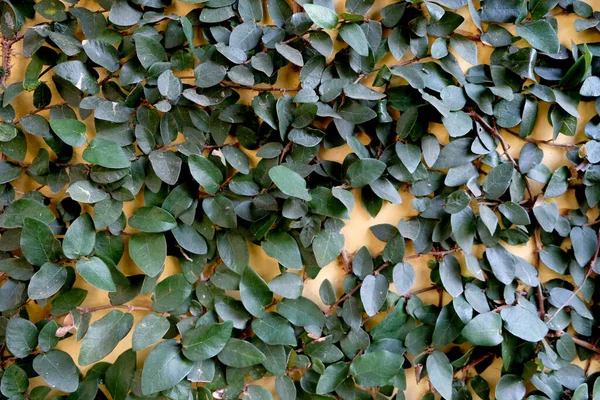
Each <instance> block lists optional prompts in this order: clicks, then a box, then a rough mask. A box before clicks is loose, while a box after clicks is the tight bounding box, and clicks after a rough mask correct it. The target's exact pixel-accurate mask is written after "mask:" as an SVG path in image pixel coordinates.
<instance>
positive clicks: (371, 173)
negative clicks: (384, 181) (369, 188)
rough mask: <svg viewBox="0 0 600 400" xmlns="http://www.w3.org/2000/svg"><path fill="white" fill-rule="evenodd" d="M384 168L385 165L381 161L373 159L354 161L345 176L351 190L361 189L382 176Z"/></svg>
mask: <svg viewBox="0 0 600 400" xmlns="http://www.w3.org/2000/svg"><path fill="white" fill-rule="evenodd" d="M385 168H386V165H385V163H384V162H383V161H380V160H375V159H373V158H363V159H360V160H356V161H354V162H353V163H352V164H351V165H350V167H348V170H347V171H346V176H347V177H348V180H349V181H350V185H351V186H352V187H353V188H361V187H363V186H366V185H369V184H371V183H373V182H374V181H375V180H377V179H378V178H379V177H380V176H381V174H383V171H385Z"/></svg>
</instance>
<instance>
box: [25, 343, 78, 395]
mask: <svg viewBox="0 0 600 400" xmlns="http://www.w3.org/2000/svg"><path fill="white" fill-rule="evenodd" d="M33 369H34V370H35V372H37V373H38V375H40V376H41V377H42V378H43V379H44V381H46V383H47V384H48V385H50V386H51V387H53V388H56V389H57V390H60V391H62V392H67V393H72V392H74V391H76V390H77V387H78V386H79V370H78V369H77V366H76V365H75V363H74V362H73V359H72V358H71V356H70V355H68V354H67V353H65V352H64V351H61V350H50V351H48V352H46V353H44V354H39V355H38V356H36V357H35V358H34V360H33Z"/></svg>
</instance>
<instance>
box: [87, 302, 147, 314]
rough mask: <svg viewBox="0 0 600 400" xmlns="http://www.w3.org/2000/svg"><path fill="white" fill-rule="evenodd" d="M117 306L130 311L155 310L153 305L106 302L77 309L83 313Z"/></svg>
mask: <svg viewBox="0 0 600 400" xmlns="http://www.w3.org/2000/svg"><path fill="white" fill-rule="evenodd" d="M115 308H120V309H124V310H127V311H129V312H132V311H154V310H153V309H152V307H145V306H132V305H129V304H119V305H112V304H104V305H101V306H95V307H77V311H80V312H82V313H90V312H95V311H101V310H111V309H115Z"/></svg>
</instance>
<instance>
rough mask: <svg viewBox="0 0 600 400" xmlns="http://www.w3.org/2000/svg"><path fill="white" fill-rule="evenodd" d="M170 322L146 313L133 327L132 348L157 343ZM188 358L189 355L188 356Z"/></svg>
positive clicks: (137, 348)
mask: <svg viewBox="0 0 600 400" xmlns="http://www.w3.org/2000/svg"><path fill="white" fill-rule="evenodd" d="M170 326H171V324H169V320H167V319H166V318H165V317H163V316H159V315H156V314H148V315H146V316H145V317H144V318H142V320H141V321H140V322H138V324H137V325H136V327H135V330H134V331H133V339H132V343H133V345H132V347H131V348H132V349H133V350H134V351H138V350H142V349H145V348H146V347H148V346H152V345H153V344H155V343H157V342H158V341H159V340H160V339H162V337H163V336H164V335H165V333H167V331H168V330H169V328H170ZM188 358H189V357H188Z"/></svg>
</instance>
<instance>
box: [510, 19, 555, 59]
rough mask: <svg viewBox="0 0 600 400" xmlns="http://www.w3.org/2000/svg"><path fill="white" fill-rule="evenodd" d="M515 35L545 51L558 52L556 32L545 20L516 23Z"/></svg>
mask: <svg viewBox="0 0 600 400" xmlns="http://www.w3.org/2000/svg"><path fill="white" fill-rule="evenodd" d="M516 30H517V35H519V36H521V37H523V38H524V39H525V40H527V41H528V42H529V44H530V45H531V46H533V47H534V48H536V49H538V50H539V51H543V52H545V53H550V54H554V53H558V51H559V50H560V42H559V41H558V34H557V33H556V31H555V30H554V28H553V27H552V26H551V25H550V23H549V22H548V21H546V20H538V21H533V22H526V23H524V24H523V25H517V27H516Z"/></svg>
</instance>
